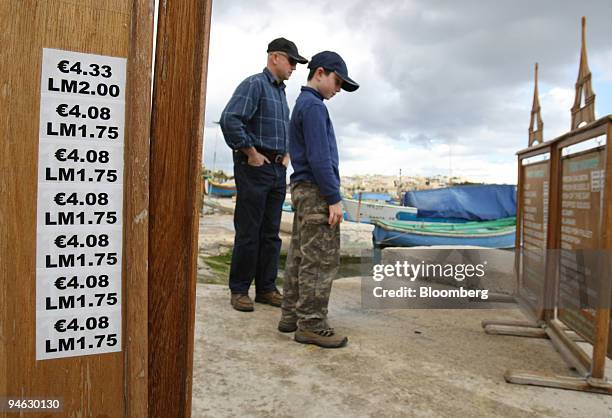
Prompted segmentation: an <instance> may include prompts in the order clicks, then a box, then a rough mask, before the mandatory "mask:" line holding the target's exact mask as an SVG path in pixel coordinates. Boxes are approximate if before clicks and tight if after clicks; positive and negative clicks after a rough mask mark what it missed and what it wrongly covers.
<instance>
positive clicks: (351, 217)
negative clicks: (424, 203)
mask: <svg viewBox="0 0 612 418" xmlns="http://www.w3.org/2000/svg"><path fill="white" fill-rule="evenodd" d="M342 206H343V207H344V219H345V220H347V221H352V222H361V223H372V221H374V220H378V219H380V220H387V221H394V220H398V219H402V218H404V219H416V216H417V210H416V208H410V207H406V206H399V205H393V204H390V203H380V202H375V201H370V200H365V199H359V200H357V199H348V198H344V199H342Z"/></svg>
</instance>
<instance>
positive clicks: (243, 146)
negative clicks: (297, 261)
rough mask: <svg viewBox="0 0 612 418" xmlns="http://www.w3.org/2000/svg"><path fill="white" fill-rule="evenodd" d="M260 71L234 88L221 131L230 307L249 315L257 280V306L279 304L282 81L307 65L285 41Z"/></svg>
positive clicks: (284, 126) (285, 113)
mask: <svg viewBox="0 0 612 418" xmlns="http://www.w3.org/2000/svg"><path fill="white" fill-rule="evenodd" d="M267 52H268V62H267V65H266V68H264V70H263V72H261V73H259V74H255V75H252V76H250V77H248V78H247V79H245V80H244V81H243V82H242V83H240V85H239V86H238V87H237V88H236V91H235V92H234V94H233V96H232V98H231V99H230V101H229V102H228V104H227V105H226V106H225V109H224V110H223V113H222V114H221V120H220V124H221V129H222V131H223V136H224V137H225V141H226V142H227V144H228V145H229V146H230V148H232V149H233V150H234V152H233V156H234V178H235V180H236V189H237V198H236V208H235V211H234V228H235V230H236V236H235V239H234V250H233V252H232V263H231V268H230V276H229V287H230V290H231V292H232V296H231V304H232V306H233V307H234V309H236V310H239V311H244V312H249V311H253V309H254V307H253V301H252V300H251V298H250V297H249V295H248V293H249V287H250V286H251V282H252V281H253V278H254V279H255V289H256V296H255V302H259V303H265V304H269V305H272V306H277V307H278V306H280V304H281V302H282V295H281V294H280V293H279V292H278V290H277V288H276V283H275V281H276V275H277V270H278V256H279V253H280V247H281V240H280V238H279V237H278V231H279V228H280V221H281V211H282V206H283V201H284V200H285V192H286V172H287V171H286V170H287V165H288V163H289V155H288V152H287V151H288V149H287V148H288V125H289V107H288V106H287V98H286V96H285V84H284V81H285V80H288V79H289V77H291V73H292V72H293V71H294V70H295V66H296V65H297V63H300V64H306V63H307V62H308V60H307V59H306V58H304V57H302V56H301V55H300V54H299V53H298V50H297V47H296V46H295V44H294V43H293V42H291V41H289V40H287V39H285V38H278V39H274V40H273V41H272V42H270V44H269V45H268V51H267Z"/></svg>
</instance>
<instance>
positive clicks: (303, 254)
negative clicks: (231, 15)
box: [278, 51, 359, 348]
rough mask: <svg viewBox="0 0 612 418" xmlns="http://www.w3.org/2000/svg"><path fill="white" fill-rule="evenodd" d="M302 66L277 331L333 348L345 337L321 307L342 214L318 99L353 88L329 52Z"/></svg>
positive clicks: (332, 143)
mask: <svg viewBox="0 0 612 418" xmlns="http://www.w3.org/2000/svg"><path fill="white" fill-rule="evenodd" d="M308 68H310V73H309V74H308V83H307V86H304V87H302V92H301V93H300V96H299V97H298V99H297V101H296V102H295V107H294V108H293V114H292V115H291V124H290V126H289V151H290V153H291V164H292V165H293V169H294V172H293V174H292V175H291V200H292V203H293V207H294V208H295V213H294V217H293V232H292V236H291V246H290V248H289V254H288V256H287V268H286V270H285V286H284V292H283V293H284V295H285V296H284V299H283V304H282V317H281V320H280V322H279V324H278V330H279V331H281V332H294V331H295V336H294V338H295V341H297V342H300V343H304V344H315V345H318V346H320V347H324V348H337V347H343V346H344V345H346V343H347V341H348V338H347V337H345V336H342V335H338V334H337V333H336V332H335V331H334V330H333V329H332V328H330V326H329V324H328V323H327V305H328V302H329V295H330V292H331V287H332V280H333V279H334V277H335V276H336V274H337V272H338V267H339V265H340V222H342V215H343V213H342V198H341V196H340V174H339V170H338V163H339V161H338V147H337V144H336V137H335V134H334V128H333V125H332V122H331V119H330V118H329V113H328V111H327V107H325V104H324V103H323V100H329V99H331V98H332V97H333V96H334V95H335V94H336V93H338V92H339V91H340V89H341V88H342V89H344V90H346V91H355V90H357V89H358V88H359V84H357V83H356V82H355V81H353V80H351V79H350V78H349V76H348V71H347V68H346V64H345V62H344V60H343V59H342V57H340V55H338V54H337V53H335V52H331V51H323V52H320V53H318V54H316V55H315V56H313V57H312V59H311V61H310V64H308Z"/></svg>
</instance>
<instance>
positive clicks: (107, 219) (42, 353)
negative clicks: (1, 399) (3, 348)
mask: <svg viewBox="0 0 612 418" xmlns="http://www.w3.org/2000/svg"><path fill="white" fill-rule="evenodd" d="M125 81H126V59H125V58H116V57H108V56H101V55H93V54H83V53H79V52H71V51H62V50H57V49H43V58H42V74H41V98H40V121H39V154H38V197H37V240H36V359H37V360H45V359H53V358H61V357H72V356H82V355H91V354H101V353H109V352H116V351H121V321H122V319H121V274H122V270H121V264H122V254H123V241H122V239H123V194H124V190H123V161H124V144H125V85H126V82H125Z"/></svg>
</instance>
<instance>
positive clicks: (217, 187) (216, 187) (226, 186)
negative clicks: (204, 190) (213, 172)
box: [208, 179, 236, 197]
mask: <svg viewBox="0 0 612 418" xmlns="http://www.w3.org/2000/svg"><path fill="white" fill-rule="evenodd" d="M208 194H209V195H211V196H217V197H232V196H234V195H236V185H235V184H234V183H217V182H215V181H213V180H210V179H209V180H208Z"/></svg>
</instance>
